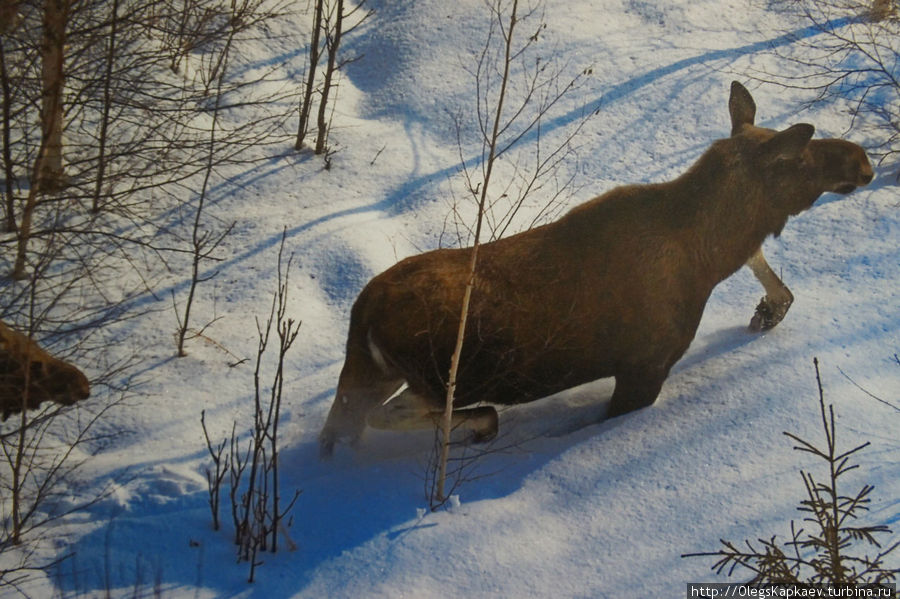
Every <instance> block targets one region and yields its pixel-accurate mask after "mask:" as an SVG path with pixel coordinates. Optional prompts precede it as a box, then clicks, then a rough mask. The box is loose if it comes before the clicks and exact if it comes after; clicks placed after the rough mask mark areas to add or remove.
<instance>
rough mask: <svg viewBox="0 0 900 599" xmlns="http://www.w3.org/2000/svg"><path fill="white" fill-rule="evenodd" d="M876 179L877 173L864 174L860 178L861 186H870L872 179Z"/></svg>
mask: <svg viewBox="0 0 900 599" xmlns="http://www.w3.org/2000/svg"><path fill="white" fill-rule="evenodd" d="M874 178H875V173H873V172H872V171H866V172H863V173H861V174H860V176H859V180H860V184H862V185H868V184H869V183H871V182H872V179H874Z"/></svg>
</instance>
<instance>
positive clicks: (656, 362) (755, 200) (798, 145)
mask: <svg viewBox="0 0 900 599" xmlns="http://www.w3.org/2000/svg"><path fill="white" fill-rule="evenodd" d="M752 102H753V101H752V98H751V97H750V94H749V92H747V90H746V89H745V88H744V87H743V86H741V85H740V84H738V83H734V84H732V94H731V100H730V102H729V109H730V112H731V115H732V123H733V124H734V123H737V124H738V125H739V126H737V127H736V129H735V132H734V135H732V136H731V137H730V138H727V139H722V140H719V141H716V142H714V143H713V144H712V146H711V147H710V148H709V149H708V150H707V151H706V152H705V153H704V154H703V155H702V156H701V157H700V158H699V159H698V160H697V162H696V163H695V164H694V165H693V166H692V167H691V168H690V169H689V170H688V171H687V172H686V173H685V174H683V175H682V176H680V177H678V178H677V179H675V180H673V181H670V182H667V183H658V184H648V185H628V186H623V187H619V188H616V189H613V190H611V191H609V192H607V193H605V194H603V195H601V196H599V197H597V198H594V199H593V200H590V201H588V202H586V203H584V204H582V205H580V206H577V207H576V208H574V209H572V210H571V211H570V212H569V213H568V214H566V215H565V216H564V217H562V218H561V219H559V220H558V221H556V222H553V223H550V224H547V225H544V226H540V227H536V228H533V229H531V230H528V231H525V232H523V233H520V234H518V235H514V236H511V237H508V238H505V239H500V240H497V241H494V242H491V243H487V244H485V245H483V246H482V247H481V250H480V254H479V261H478V268H477V274H476V279H475V289H474V293H473V295H472V303H471V305H470V309H469V324H468V328H467V331H466V339H465V344H464V348H463V353H462V357H461V365H460V369H459V377H458V386H457V388H456V399H455V404H454V405H455V406H458V407H459V408H461V409H458V410H455V411H454V425H455V426H457V425H462V426H464V427H469V428H471V429H472V430H473V431H474V432H475V436H476V439H486V438H490V437H491V436H493V435H494V434H496V432H497V413H496V410H495V409H494V408H493V407H490V406H481V407H476V408H471V407H469V406H472V405H474V404H477V403H479V402H484V403H487V404H517V403H522V402H528V401H532V400H536V399H538V398H541V397H545V396H548V395H551V394H553V393H555V392H558V391H561V390H563V389H567V388H570V387H573V386H576V385H579V384H581V383H585V382H588V381H592V380H596V379H599V378H604V377H615V383H616V384H615V391H614V392H613V396H612V399H611V400H610V405H609V409H608V416H609V417H613V416H618V415H620V414H624V413H626V412H629V411H632V410H635V409H638V408H642V407H645V406H648V405H650V404H652V403H653V402H654V401H655V399H656V397H657V395H658V394H659V391H660V389H661V387H662V384H663V381H664V380H665V379H666V377H667V376H668V374H669V370H670V369H671V367H672V365H673V364H675V362H677V361H678V359H679V358H681V356H682V355H683V354H684V352H685V351H686V350H687V348H688V346H689V345H690V343H691V341H692V340H693V338H694V334H695V332H696V330H697V326H698V325H699V323H700V317H701V316H702V314H703V309H704V306H705V305H706V301H707V299H708V298H709V295H710V293H711V292H712V290H713V288H714V287H715V286H716V285H717V284H718V283H719V282H720V281H722V280H723V279H725V278H726V277H728V276H729V275H731V274H732V273H733V272H735V271H736V270H737V269H739V268H740V267H741V266H742V265H743V264H745V263H746V262H748V260H750V258H751V257H752V256H754V255H755V254H756V253H757V252H758V251H759V248H760V247H761V245H762V242H763V240H764V239H765V238H766V237H767V236H769V235H772V234H778V233H779V232H780V231H781V230H782V228H783V227H784V225H785V223H786V222H787V219H788V217H790V216H792V215H795V214H799V213H800V212H802V211H803V210H806V209H807V208H809V207H810V206H811V205H812V204H813V202H814V201H815V200H816V198H818V197H819V196H820V195H821V194H822V193H823V192H826V191H837V192H842V193H847V192H849V191H850V190H851V189H853V188H855V187H856V186H859V185H865V184H867V183H868V182H869V181H870V180H871V179H872V169H871V166H870V165H869V162H868V159H867V158H866V155H865V152H864V151H863V150H862V148H860V147H859V146H857V145H855V144H852V143H850V142H846V141H842V140H817V141H810V139H811V137H812V135H813V132H814V129H813V127H812V125H808V124H798V125H794V126H792V127H790V128H788V129H786V130H784V131H781V132H776V131H773V130H770V129H764V128H760V127H755V126H753V114H754V113H755V107H753V106H752ZM470 252H471V249H467V248H466V249H441V250H435V251H431V252H427V253H424V254H420V255H417V256H413V257H410V258H407V259H405V260H403V261H401V262H400V263H398V264H396V265H395V266H393V267H392V268H390V269H388V270H387V271H385V272H384V273H382V274H380V275H378V276H376V277H375V278H373V279H372V280H371V281H370V282H369V284H368V285H367V286H366V287H365V289H363V291H362V292H361V293H360V295H359V297H358V298H357V300H356V302H355V304H354V306H353V309H352V313H351V317H350V330H349V334H348V339H347V356H346V360H345V362H344V366H343V370H342V371H341V375H340V380H339V381H338V386H337V393H336V397H335V401H334V403H333V405H332V407H331V410H330V412H329V414H328V419H327V421H326V423H325V426H324V428H323V430H322V432H321V434H320V437H319V439H320V451H321V454H322V456H323V457H327V456H329V455H331V453H332V452H333V448H334V444H335V442H336V441H337V440H339V439H344V438H349V439H350V440H351V441H355V440H356V439H358V438H359V437H360V435H361V434H362V433H363V431H364V429H365V427H366V426H367V425H369V426H373V427H376V428H384V429H395V430H404V429H413V428H424V427H430V426H433V423H434V422H435V420H436V419H437V417H438V414H439V413H440V412H441V411H442V410H443V404H444V397H445V393H446V386H445V385H446V377H447V373H448V370H449V364H450V356H451V353H452V351H453V349H454V344H455V340H456V332H457V326H458V322H459V313H460V307H461V305H462V296H463V290H464V287H465V281H466V279H467V269H468V263H469V259H470ZM404 384H406V389H404V390H403V391H402V392H400V393H399V394H397V395H396V396H394V395H395V394H396V393H397V391H398V390H400V389H401V387H402V386H403V385H404ZM388 400H390V401H388ZM467 407H468V408H467Z"/></svg>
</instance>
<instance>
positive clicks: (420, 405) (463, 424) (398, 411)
mask: <svg viewBox="0 0 900 599" xmlns="http://www.w3.org/2000/svg"><path fill="white" fill-rule="evenodd" d="M443 415H444V408H443V406H442V405H441V404H440V402H437V401H434V400H433V399H431V398H429V397H428V396H426V395H424V394H422V393H417V392H415V391H413V390H411V389H405V390H404V391H403V392H401V393H400V395H398V396H397V397H395V398H393V399H391V400H390V401H388V402H386V403H384V404H382V405H380V406H378V407H376V408H374V409H373V410H371V411H370V412H369V414H368V416H367V417H366V422H367V424H368V425H369V426H371V427H372V428H377V429H381V430H390V431H411V430H427V429H433V428H435V427H437V426H440V423H441V420H442V419H443ZM498 422H499V418H498V416H497V410H495V409H494V408H492V407H490V406H482V407H477V408H463V409H458V410H453V420H452V424H451V427H452V428H453V430H456V429H463V430H468V431H471V433H472V437H473V440H474V441H475V442H477V443H481V442H485V441H489V440H491V439H493V438H494V437H496V436H497V430H498V426H499V425H498Z"/></svg>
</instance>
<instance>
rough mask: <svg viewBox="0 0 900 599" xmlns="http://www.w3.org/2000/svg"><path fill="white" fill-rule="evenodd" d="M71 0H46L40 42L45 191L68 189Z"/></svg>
mask: <svg viewBox="0 0 900 599" xmlns="http://www.w3.org/2000/svg"><path fill="white" fill-rule="evenodd" d="M68 18H69V0H45V2H44V34H43V40H42V42H41V59H42V62H41V81H42V92H41V133H42V135H43V136H44V137H45V138H46V144H45V145H46V150H45V158H44V160H43V161H42V164H41V170H40V172H39V173H38V185H39V187H40V188H41V189H42V190H46V191H53V190H58V189H59V188H61V187H63V186H64V185H65V174H64V173H63V165H62V157H63V143H62V130H63V102H62V94H63V48H64V47H65V43H66V22H67V21H68Z"/></svg>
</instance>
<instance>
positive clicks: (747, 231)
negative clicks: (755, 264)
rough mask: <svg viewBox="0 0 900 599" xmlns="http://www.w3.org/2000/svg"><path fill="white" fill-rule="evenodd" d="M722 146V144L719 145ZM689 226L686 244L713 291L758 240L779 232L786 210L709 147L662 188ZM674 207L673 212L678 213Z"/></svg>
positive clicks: (773, 192)
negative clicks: (689, 246)
mask: <svg viewBox="0 0 900 599" xmlns="http://www.w3.org/2000/svg"><path fill="white" fill-rule="evenodd" d="M722 145H723V146H724V145H725V144H722ZM664 185H665V186H670V187H671V190H669V193H668V194H667V195H668V196H669V197H670V198H672V200H673V201H674V202H676V203H682V202H683V205H682V207H681V208H682V210H683V211H684V214H685V216H686V217H687V218H689V219H690V224H689V225H688V226H687V227H684V228H683V229H684V232H685V235H686V236H687V238H686V239H685V240H684V241H685V243H687V244H693V246H694V247H695V248H696V256H697V258H698V260H699V261H700V262H701V264H702V267H703V268H704V270H705V272H707V273H708V275H709V278H710V285H711V286H715V285H716V284H717V283H718V282H720V281H722V280H723V279H725V278H726V277H728V276H729V275H731V274H732V273H734V272H735V271H736V270H738V269H739V268H740V267H741V266H742V265H743V264H744V263H745V262H746V261H747V260H748V259H749V258H750V256H752V255H753V253H754V252H755V251H756V250H757V249H758V248H759V247H760V245H762V243H763V241H764V240H765V239H766V237H768V236H769V235H772V234H776V235H777V234H778V233H780V232H781V229H782V228H783V227H784V224H785V223H786V222H787V218H788V216H789V210H788V209H787V208H786V207H785V206H783V205H782V204H781V203H779V202H778V198H777V197H775V195H776V194H777V193H778V191H777V190H774V189H771V188H770V186H769V185H767V184H766V182H765V181H761V180H759V179H758V177H757V178H754V177H752V176H750V175H749V173H748V169H746V168H742V165H741V164H740V162H739V161H737V160H735V159H734V156H733V154H732V153H730V152H728V151H723V148H720V147H719V146H718V145H717V144H714V145H713V147H712V148H710V150H709V151H707V152H706V154H704V155H703V156H702V157H701V158H700V159H699V160H698V161H697V162H696V163H695V164H694V165H693V166H692V167H691V168H690V169H689V170H688V171H687V172H686V173H684V174H683V175H682V176H680V177H679V178H677V179H675V180H673V181H671V182H669V183H666V184H664ZM678 208H679V207H678V206H677V205H676V206H673V207H672V210H678Z"/></svg>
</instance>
